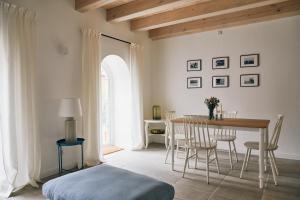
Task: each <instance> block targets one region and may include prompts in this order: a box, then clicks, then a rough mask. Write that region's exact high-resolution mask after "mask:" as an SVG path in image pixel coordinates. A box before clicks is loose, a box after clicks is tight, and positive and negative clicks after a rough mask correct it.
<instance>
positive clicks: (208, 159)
mask: <svg viewBox="0 0 300 200" xmlns="http://www.w3.org/2000/svg"><path fill="white" fill-rule="evenodd" d="M190 151H191V149H187V152H186V157H185V162H184V169H183V174H182V177H183V178H184V175H185V172H186V168H187V167H188V163H189V159H190V158H192V157H194V156H195V169H196V168H197V162H198V152H197V151H196V152H195V154H193V155H190ZM205 151H206V163H205V164H206V182H207V184H209V163H210V162H211V161H213V160H211V159H210V156H211V155H213V154H212V153H214V156H215V157H214V159H215V161H216V166H217V170H218V174H220V168H219V161H218V155H217V150H216V149H213V150H209V149H207V150H205ZM212 151H214V152H212Z"/></svg>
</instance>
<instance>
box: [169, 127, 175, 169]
mask: <svg viewBox="0 0 300 200" xmlns="http://www.w3.org/2000/svg"><path fill="white" fill-rule="evenodd" d="M174 143H175V124H174V123H173V122H172V126H171V144H170V145H171V152H172V158H171V160H172V161H171V162H172V170H173V171H174Z"/></svg>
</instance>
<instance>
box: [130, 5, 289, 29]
mask: <svg viewBox="0 0 300 200" xmlns="http://www.w3.org/2000/svg"><path fill="white" fill-rule="evenodd" d="M283 1H287V0H243V1H241V0H226V1H224V0H215V1H209V2H205V3H199V4H196V5H192V6H187V7H183V8H180V9H177V10H171V11H167V12H163V13H159V14H155V15H151V16H148V17H144V18H140V19H135V20H132V21H131V30H134V31H144V30H150V29H155V28H160V27H164V26H169V25H173V24H178V23H183V22H188V21H193V20H197V19H203V18H207V17H212V16H217V15H221V14H227V13H232V12H236V11H241V10H246V9H249V8H256V7H260V6H264V5H269V4H273V3H279V2H283Z"/></svg>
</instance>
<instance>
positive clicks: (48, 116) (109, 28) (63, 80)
mask: <svg viewBox="0 0 300 200" xmlns="http://www.w3.org/2000/svg"><path fill="white" fill-rule="evenodd" d="M5 1H6V2H9V3H13V4H15V5H19V6H23V7H26V8H29V9H31V10H33V11H36V13H37V37H38V38H37V43H38V47H37V48H38V49H37V50H38V52H37V58H38V60H37V72H36V73H37V77H38V78H37V79H38V80H37V86H38V88H37V89H38V91H37V96H38V100H37V104H38V105H37V107H38V111H39V113H38V117H39V123H38V124H39V126H40V129H39V130H40V135H41V145H42V171H41V173H42V176H47V175H50V174H53V173H57V172H58V164H57V152H56V145H55V142H56V140H57V139H59V138H63V137H64V119H62V118H59V117H58V115H57V109H58V104H59V99H60V98H63V97H69V96H77V97H79V96H80V77H81V37H80V29H81V28H82V27H89V28H93V29H95V30H97V31H99V32H102V33H105V34H108V35H112V36H115V37H118V38H121V39H124V40H128V41H132V42H137V43H139V44H142V45H144V47H145V52H146V53H147V54H149V41H148V39H147V35H146V34H145V33H142V34H136V33H133V32H131V31H130V29H129V26H128V24H127V23H117V24H114V23H107V22H106V20H105V18H106V17H105V11H104V10H101V9H98V10H94V11H90V12H87V13H80V12H77V11H75V9H74V2H75V1H74V0H42V1H41V0H5ZM60 45H63V46H66V47H67V48H68V50H69V53H68V55H62V54H60V53H59V50H58V48H59V46H60ZM124 45H125V46H126V44H122V43H119V42H116V41H113V40H110V39H107V38H103V47H102V52H103V55H108V54H118V53H120V54H122V55H120V56H121V57H123V58H124V60H125V61H127V60H128V54H126V47H124ZM116 49H117V50H116ZM127 52H128V51H127ZM147 59H149V58H147ZM147 63H148V62H147V61H146V66H145V70H144V71H145V76H144V77H145V78H144V82H143V84H144V96H145V101H144V107H145V109H144V110H145V115H146V116H147V115H149V113H150V110H149V109H148V108H150V107H151V106H150V77H149V76H147V74H151V73H150V68H149V65H148V64H147ZM63 155H64V156H65V157H64V164H65V165H66V166H68V167H70V166H74V160H75V159H76V158H75V157H74V153H72V150H66V151H64V154H63Z"/></svg>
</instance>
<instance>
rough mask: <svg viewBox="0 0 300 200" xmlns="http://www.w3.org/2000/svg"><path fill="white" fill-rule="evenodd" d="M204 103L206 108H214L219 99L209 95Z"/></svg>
mask: <svg viewBox="0 0 300 200" xmlns="http://www.w3.org/2000/svg"><path fill="white" fill-rule="evenodd" d="M204 103H205V104H206V105H207V107H208V108H215V107H216V106H218V105H219V103H220V100H219V99H218V98H216V97H210V98H206V99H205V101H204Z"/></svg>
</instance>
